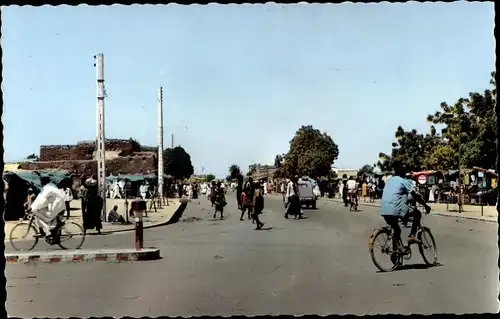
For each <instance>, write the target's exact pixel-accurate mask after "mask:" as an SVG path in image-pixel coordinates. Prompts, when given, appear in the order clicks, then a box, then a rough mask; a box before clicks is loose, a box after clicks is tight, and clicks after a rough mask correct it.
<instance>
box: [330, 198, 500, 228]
mask: <svg viewBox="0 0 500 319" xmlns="http://www.w3.org/2000/svg"><path fill="white" fill-rule="evenodd" d="M322 200H324V201H329V202H334V203H338V204H342V201H340V200H335V199H327V198H323V199H322ZM358 205H359V206H370V207H380V205H377V204H372V203H364V202H361V203H358ZM431 215H434V216H442V217H451V218H462V219H470V220H475V221H480V222H488V223H497V222H498V220H489V219H484V218H481V217H474V216H464V215H462V216H457V215H449V214H445V213H440V212H431ZM492 217H494V216H492Z"/></svg>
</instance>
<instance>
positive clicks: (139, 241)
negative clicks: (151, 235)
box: [134, 212, 144, 251]
mask: <svg viewBox="0 0 500 319" xmlns="http://www.w3.org/2000/svg"><path fill="white" fill-rule="evenodd" d="M134 214H135V217H134V221H135V250H137V251H139V250H141V249H142V248H143V247H144V233H143V230H144V228H143V224H142V212H134Z"/></svg>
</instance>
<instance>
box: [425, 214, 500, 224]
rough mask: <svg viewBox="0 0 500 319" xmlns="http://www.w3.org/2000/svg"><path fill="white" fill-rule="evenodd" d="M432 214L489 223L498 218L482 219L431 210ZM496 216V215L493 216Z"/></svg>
mask: <svg viewBox="0 0 500 319" xmlns="http://www.w3.org/2000/svg"><path fill="white" fill-rule="evenodd" d="M431 215H437V216H443V217H452V218H462V219H470V220H476V221H480V222H488V223H497V222H498V220H489V219H481V218H480V217H473V216H456V215H447V214H443V213H433V212H431ZM492 217H494V216H492Z"/></svg>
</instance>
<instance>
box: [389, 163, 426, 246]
mask: <svg viewBox="0 0 500 319" xmlns="http://www.w3.org/2000/svg"><path fill="white" fill-rule="evenodd" d="M405 173H406V172H405V169H404V168H403V166H402V165H396V168H395V171H394V176H393V177H392V178H390V179H389V180H388V181H387V182H386V184H385V187H384V191H383V194H382V199H381V201H380V208H381V215H382V217H383V218H384V219H385V221H386V223H387V224H388V225H389V226H391V228H392V229H393V231H394V235H393V241H392V242H393V245H394V247H393V248H394V249H395V250H400V251H404V248H403V247H400V244H399V243H401V228H400V227H399V218H405V217H407V216H408V214H411V216H412V217H413V223H412V226H411V230H410V234H409V236H408V245H410V244H414V243H417V244H421V243H422V242H421V241H420V240H419V239H418V238H417V237H416V236H415V235H416V233H417V230H418V228H419V227H420V220H421V218H422V214H421V213H420V211H419V210H418V209H416V208H415V207H412V206H411V205H409V203H408V201H409V200H414V201H416V202H417V203H419V204H421V205H422V206H424V208H425V211H426V213H427V214H428V213H429V212H430V210H431V208H430V207H429V205H427V204H426V203H425V201H424V199H423V198H422V196H421V195H420V194H419V193H417V192H416V191H415V190H414V188H413V184H412V183H411V181H410V180H408V179H405ZM409 196H411V197H409Z"/></svg>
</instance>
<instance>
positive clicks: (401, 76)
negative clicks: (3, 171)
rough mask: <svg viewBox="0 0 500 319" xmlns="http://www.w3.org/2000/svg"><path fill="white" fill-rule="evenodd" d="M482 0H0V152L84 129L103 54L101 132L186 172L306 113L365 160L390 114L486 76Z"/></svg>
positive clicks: (257, 151)
mask: <svg viewBox="0 0 500 319" xmlns="http://www.w3.org/2000/svg"><path fill="white" fill-rule="evenodd" d="M493 25H494V9H493V4H492V3H477V2H476V3H466V2H455V3H447V4H445V3H405V4H389V3H383V4H352V3H344V4H336V5H319V4H317V5H314V4H312V5H310V4H295V5H278V4H265V5H217V4H212V5H208V6H199V5H190V6H180V5H166V6H150V5H144V6H140V5H133V6H121V5H113V6H108V7H105V6H99V7H91V6H87V5H80V6H77V7H69V6H60V7H51V6H44V7H17V6H11V7H7V8H5V7H4V8H3V9H2V33H3V38H2V48H3V50H4V51H3V54H4V56H3V66H4V69H3V87H2V88H3V94H4V103H5V104H4V105H5V106H4V115H3V123H4V125H5V131H4V147H5V160H6V161H18V160H22V159H24V158H25V157H26V156H27V155H29V154H31V153H38V152H39V147H40V145H47V144H75V143H76V142H78V141H82V140H92V139H95V138H96V137H95V136H96V70H95V67H94V63H95V60H94V58H93V56H94V55H95V54H98V53H103V54H104V74H105V75H104V77H105V86H106V92H107V98H106V99H105V116H106V124H105V127H106V130H105V131H106V138H127V139H128V138H131V137H132V138H134V139H136V140H138V141H139V142H140V143H141V144H144V145H157V92H158V88H159V87H160V86H162V87H163V89H164V141H165V142H164V143H165V147H167V146H170V140H171V139H170V135H171V134H174V136H175V140H174V143H175V145H176V146H177V145H180V146H182V147H184V148H185V149H186V151H187V152H188V153H189V154H190V155H191V159H192V162H193V165H194V168H195V173H197V174H200V173H213V174H215V175H216V176H218V177H223V176H225V175H227V170H228V167H229V166H230V165H231V164H237V165H239V166H240V167H241V168H242V170H243V172H246V171H247V169H248V165H250V164H252V163H260V164H271V165H272V164H273V163H274V157H275V155H276V154H280V153H286V152H287V151H288V148H289V141H290V140H291V139H292V138H293V136H294V134H295V132H296V131H297V129H298V128H299V127H300V126H302V125H313V126H314V127H315V128H317V129H319V130H321V131H324V132H327V133H328V134H329V135H330V136H331V137H332V138H333V140H334V141H335V143H337V144H338V146H339V151H340V154H339V158H338V160H337V161H335V163H334V166H336V167H341V168H360V167H361V166H363V165H364V164H374V163H376V162H377V160H378V153H379V152H390V150H391V143H392V142H393V140H394V132H395V130H396V128H397V126H398V125H402V126H403V127H404V128H408V129H411V128H415V129H418V130H420V131H423V132H427V131H428V129H429V124H428V123H427V122H426V121H425V119H426V115H427V114H428V113H433V112H434V111H436V110H437V109H438V108H439V104H440V103H441V102H442V101H447V102H450V103H453V102H455V101H456V99H457V98H459V97H461V96H467V94H468V93H469V92H471V91H479V92H482V91H484V90H485V89H487V88H488V87H489V80H490V73H491V71H493V70H494V63H495V60H494V57H495V55H494V50H495V48H494V36H493Z"/></svg>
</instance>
